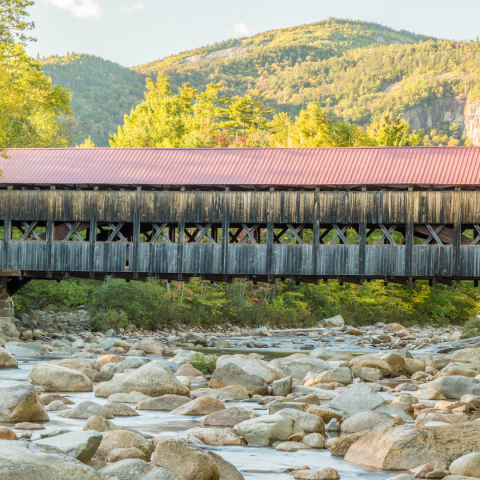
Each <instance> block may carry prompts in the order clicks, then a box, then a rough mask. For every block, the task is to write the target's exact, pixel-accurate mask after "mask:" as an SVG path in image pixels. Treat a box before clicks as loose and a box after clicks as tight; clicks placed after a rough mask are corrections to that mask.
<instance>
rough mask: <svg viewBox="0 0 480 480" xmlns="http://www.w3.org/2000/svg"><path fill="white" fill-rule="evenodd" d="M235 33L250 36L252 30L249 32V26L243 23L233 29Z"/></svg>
mask: <svg viewBox="0 0 480 480" xmlns="http://www.w3.org/2000/svg"><path fill="white" fill-rule="evenodd" d="M233 31H234V32H235V33H238V34H239V35H249V34H250V30H248V28H247V26H246V25H245V24H244V23H243V22H241V23H236V24H235V26H234V27H233Z"/></svg>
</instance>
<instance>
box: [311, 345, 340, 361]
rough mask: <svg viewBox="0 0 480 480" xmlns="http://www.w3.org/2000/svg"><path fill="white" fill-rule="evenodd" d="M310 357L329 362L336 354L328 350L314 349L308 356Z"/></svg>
mask: <svg viewBox="0 0 480 480" xmlns="http://www.w3.org/2000/svg"><path fill="white" fill-rule="evenodd" d="M308 355H309V356H310V357H314V358H319V359H320V360H325V361H326V360H330V359H331V358H333V357H335V356H336V355H337V354H336V353H335V352H333V351H332V350H329V349H328V348H316V349H315V350H312V351H311V352H310V353H309V354H308Z"/></svg>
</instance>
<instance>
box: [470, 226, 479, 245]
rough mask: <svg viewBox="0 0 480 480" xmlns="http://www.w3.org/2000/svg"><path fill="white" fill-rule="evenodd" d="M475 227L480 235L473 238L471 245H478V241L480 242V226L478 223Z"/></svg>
mask: <svg viewBox="0 0 480 480" xmlns="http://www.w3.org/2000/svg"><path fill="white" fill-rule="evenodd" d="M473 228H474V229H475V231H476V232H477V233H478V236H477V237H476V238H474V239H473V241H472V243H471V244H470V245H476V244H477V243H478V242H480V227H479V226H478V225H474V226H473Z"/></svg>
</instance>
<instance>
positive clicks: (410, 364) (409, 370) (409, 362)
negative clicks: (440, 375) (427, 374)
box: [405, 358, 425, 377]
mask: <svg viewBox="0 0 480 480" xmlns="http://www.w3.org/2000/svg"><path fill="white" fill-rule="evenodd" d="M405 370H406V374H407V375H408V376H410V377H411V376H412V375H413V374H414V373H417V372H424V371H425V363H424V362H422V360H417V359H416V358H406V359H405Z"/></svg>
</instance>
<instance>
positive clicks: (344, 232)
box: [319, 223, 358, 245]
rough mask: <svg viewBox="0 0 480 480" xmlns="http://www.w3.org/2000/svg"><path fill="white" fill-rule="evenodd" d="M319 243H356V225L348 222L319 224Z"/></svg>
mask: <svg viewBox="0 0 480 480" xmlns="http://www.w3.org/2000/svg"><path fill="white" fill-rule="evenodd" d="M319 243H320V245H322V244H323V245H356V244H358V226H357V225H349V224H346V225H344V224H337V223H334V224H332V225H320V238H319Z"/></svg>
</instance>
